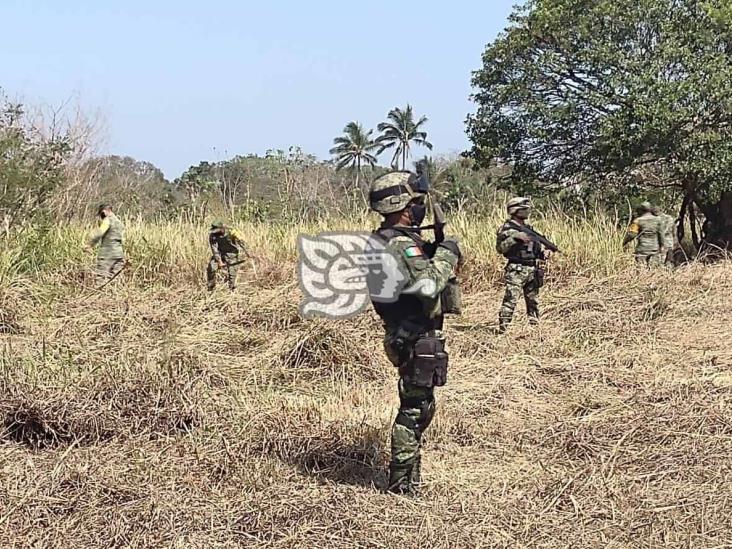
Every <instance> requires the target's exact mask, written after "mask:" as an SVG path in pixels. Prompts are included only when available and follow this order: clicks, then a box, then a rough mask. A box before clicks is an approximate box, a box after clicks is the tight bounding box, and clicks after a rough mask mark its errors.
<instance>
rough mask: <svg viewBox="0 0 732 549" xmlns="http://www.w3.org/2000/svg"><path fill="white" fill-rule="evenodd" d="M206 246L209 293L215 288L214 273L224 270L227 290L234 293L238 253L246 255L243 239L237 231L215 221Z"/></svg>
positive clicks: (221, 222)
mask: <svg viewBox="0 0 732 549" xmlns="http://www.w3.org/2000/svg"><path fill="white" fill-rule="evenodd" d="M208 244H209V246H210V248H211V260H210V261H209V262H208V267H207V268H206V279H207V280H208V289H209V291H212V290H213V289H214V288H216V273H217V272H218V270H219V269H225V270H226V281H227V283H228V284H229V289H230V290H231V291H234V290H235V289H236V274H237V271H238V269H239V251H240V250H241V251H243V252H244V253H246V249H245V247H244V238H243V237H242V235H241V233H240V232H239V231H237V230H236V229H232V228H229V227H227V226H226V225H225V224H224V223H223V221H215V222H214V223H212V224H211V230H210V231H209V233H208Z"/></svg>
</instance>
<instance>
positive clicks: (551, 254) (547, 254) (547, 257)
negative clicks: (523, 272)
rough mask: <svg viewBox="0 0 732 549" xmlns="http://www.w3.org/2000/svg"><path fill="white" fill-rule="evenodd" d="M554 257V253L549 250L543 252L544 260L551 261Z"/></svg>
mask: <svg viewBox="0 0 732 549" xmlns="http://www.w3.org/2000/svg"><path fill="white" fill-rule="evenodd" d="M553 255H554V252H553V251H551V250H544V259H551V258H552V256H553Z"/></svg>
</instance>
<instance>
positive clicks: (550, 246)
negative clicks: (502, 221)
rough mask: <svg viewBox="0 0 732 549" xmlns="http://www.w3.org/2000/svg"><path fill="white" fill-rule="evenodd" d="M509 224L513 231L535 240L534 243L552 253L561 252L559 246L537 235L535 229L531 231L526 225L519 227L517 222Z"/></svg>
mask: <svg viewBox="0 0 732 549" xmlns="http://www.w3.org/2000/svg"><path fill="white" fill-rule="evenodd" d="M508 224H509V225H510V226H511V228H512V229H516V230H517V231H519V232H522V233H524V234H525V235H527V236H528V237H529V238H531V240H533V241H534V242H538V243H539V244H541V245H542V246H544V247H545V248H546V249H547V250H549V251H550V252H554V253H556V252H558V251H559V246H557V245H556V244H554V242H552V241H551V240H549V239H548V238H547V237H545V236H544V235H542V234H539V233H537V232H536V231H534V230H533V229H529V228H528V227H527V226H526V225H519V224H518V223H516V222H515V221H509V222H508Z"/></svg>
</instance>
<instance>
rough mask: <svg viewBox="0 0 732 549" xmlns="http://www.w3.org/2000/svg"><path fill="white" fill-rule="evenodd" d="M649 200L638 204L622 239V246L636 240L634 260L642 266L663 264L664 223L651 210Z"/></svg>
mask: <svg viewBox="0 0 732 549" xmlns="http://www.w3.org/2000/svg"><path fill="white" fill-rule="evenodd" d="M652 209H653V206H651V203H650V202H643V203H641V205H640V206H638V216H637V217H636V218H635V219H634V220H633V222H632V223H631V224H630V226H629V227H628V232H627V233H626V235H625V238H624V239H623V247H627V246H628V244H630V243H631V242H633V240H635V241H636V244H635V261H636V263H637V264H638V265H642V266H644V267H658V266H660V265H662V264H663V261H662V259H661V250H662V249H663V246H664V225H663V222H662V221H661V219H660V218H659V217H657V216H655V215H653V212H652V211H651V210H652Z"/></svg>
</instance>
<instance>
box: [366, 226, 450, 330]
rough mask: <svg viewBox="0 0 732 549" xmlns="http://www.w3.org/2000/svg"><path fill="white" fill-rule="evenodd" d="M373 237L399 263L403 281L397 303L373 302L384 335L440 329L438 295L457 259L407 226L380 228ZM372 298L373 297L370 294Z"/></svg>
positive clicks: (440, 313)
mask: <svg viewBox="0 0 732 549" xmlns="http://www.w3.org/2000/svg"><path fill="white" fill-rule="evenodd" d="M376 234H377V235H379V236H380V237H381V238H382V240H384V241H385V242H386V246H387V249H388V250H389V251H391V252H392V254H393V256H394V257H395V258H396V260H397V262H398V263H399V270H400V271H401V272H402V273H403V274H404V276H405V277H406V280H405V281H403V284H402V286H401V288H402V290H401V293H400V294H399V297H398V299H397V301H395V302H393V303H377V302H374V308H375V309H376V312H377V313H378V314H379V316H381V318H382V319H383V320H384V322H385V324H386V328H387V332H389V331H393V330H395V329H398V328H399V327H402V328H404V329H406V330H408V331H411V332H414V331H418V330H419V329H423V330H431V329H436V328H439V326H438V325H437V324H439V323H440V322H441V317H442V310H441V306H440V294H441V293H442V291H443V290H444V289H445V286H446V285H447V282H448V280H449V279H450V276H451V275H452V274H453V271H454V269H455V266H456V265H457V262H458V258H457V256H455V255H454V254H453V253H452V252H451V251H450V250H448V249H446V248H441V247H439V246H438V247H435V246H434V245H433V244H431V243H428V242H424V241H423V240H422V238H421V237H420V236H419V234H418V233H416V232H414V231H410V230H409V228H408V227H401V226H398V225H397V226H394V227H388V228H387V227H383V226H382V227H381V228H380V229H379V230H378V231H376ZM372 295H373V294H372Z"/></svg>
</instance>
